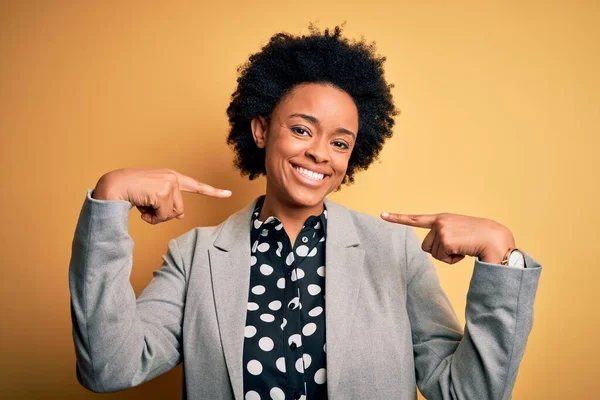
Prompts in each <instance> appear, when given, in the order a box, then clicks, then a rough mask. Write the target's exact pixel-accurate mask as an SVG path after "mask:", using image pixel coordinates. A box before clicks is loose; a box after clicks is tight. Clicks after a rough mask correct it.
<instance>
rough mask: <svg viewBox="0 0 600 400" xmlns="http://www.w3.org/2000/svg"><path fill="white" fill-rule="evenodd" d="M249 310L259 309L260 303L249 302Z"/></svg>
mask: <svg viewBox="0 0 600 400" xmlns="http://www.w3.org/2000/svg"><path fill="white" fill-rule="evenodd" d="M248 310H250V311H256V310H258V304H256V303H253V302H250V303H248Z"/></svg>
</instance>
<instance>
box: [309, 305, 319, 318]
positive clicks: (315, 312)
mask: <svg viewBox="0 0 600 400" xmlns="http://www.w3.org/2000/svg"><path fill="white" fill-rule="evenodd" d="M322 312H323V307H321V306H316V307H315V308H313V309H312V310H310V311H309V312H308V315H310V316H311V317H316V316H319V315H321V313H322Z"/></svg>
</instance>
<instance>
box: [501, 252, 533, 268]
mask: <svg viewBox="0 0 600 400" xmlns="http://www.w3.org/2000/svg"><path fill="white" fill-rule="evenodd" d="M500 264H502V265H508V266H509V267H519V268H527V265H525V256H524V255H523V253H522V252H521V251H520V250H519V249H517V248H510V249H508V251H507V252H506V254H505V255H504V258H503V259H502V261H501V262H500Z"/></svg>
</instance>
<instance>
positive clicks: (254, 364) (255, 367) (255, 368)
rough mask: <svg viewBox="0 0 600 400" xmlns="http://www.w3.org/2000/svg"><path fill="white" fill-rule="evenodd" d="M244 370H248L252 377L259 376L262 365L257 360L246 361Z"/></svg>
mask: <svg viewBox="0 0 600 400" xmlns="http://www.w3.org/2000/svg"><path fill="white" fill-rule="evenodd" d="M246 368H248V372H250V373H251V374H252V375H260V373H261V372H262V370H263V368H262V364H261V363H260V361H258V360H250V361H248V365H247V366H246Z"/></svg>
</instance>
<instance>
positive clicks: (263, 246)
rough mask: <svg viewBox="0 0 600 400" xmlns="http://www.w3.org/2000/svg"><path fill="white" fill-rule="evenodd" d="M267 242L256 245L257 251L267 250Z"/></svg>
mask: <svg viewBox="0 0 600 400" xmlns="http://www.w3.org/2000/svg"><path fill="white" fill-rule="evenodd" d="M269 247H271V246H269V243H261V244H259V245H258V251H260V252H261V253H264V252H265V251H267V250H269Z"/></svg>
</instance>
